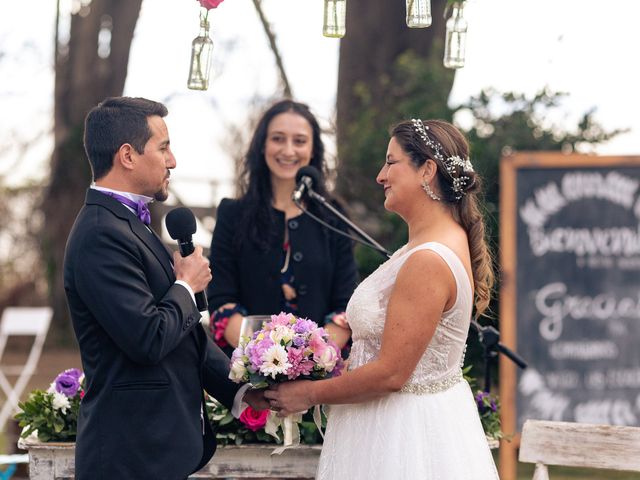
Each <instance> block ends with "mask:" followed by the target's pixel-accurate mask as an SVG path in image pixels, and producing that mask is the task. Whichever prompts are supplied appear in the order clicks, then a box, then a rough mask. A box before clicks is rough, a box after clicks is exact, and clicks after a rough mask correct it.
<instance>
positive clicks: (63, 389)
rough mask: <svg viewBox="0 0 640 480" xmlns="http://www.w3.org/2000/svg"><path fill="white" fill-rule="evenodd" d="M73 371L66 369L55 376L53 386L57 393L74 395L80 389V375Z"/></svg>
mask: <svg viewBox="0 0 640 480" xmlns="http://www.w3.org/2000/svg"><path fill="white" fill-rule="evenodd" d="M71 370H75V371H71V372H70V371H69V370H66V371H64V372H62V373H61V374H60V375H58V376H57V377H56V380H55V386H56V391H57V392H58V393H62V394H64V395H66V396H67V397H69V398H72V397H75V396H76V394H77V393H78V390H79V389H80V376H81V375H82V374H80V375H76V371H77V369H75V368H74V369H71Z"/></svg>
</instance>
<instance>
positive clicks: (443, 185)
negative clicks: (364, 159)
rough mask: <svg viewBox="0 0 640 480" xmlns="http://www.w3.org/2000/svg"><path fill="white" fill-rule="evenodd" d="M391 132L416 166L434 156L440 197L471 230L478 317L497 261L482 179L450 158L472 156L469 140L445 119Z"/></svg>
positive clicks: (488, 295)
mask: <svg viewBox="0 0 640 480" xmlns="http://www.w3.org/2000/svg"><path fill="white" fill-rule="evenodd" d="M416 122H420V124H421V125H423V126H424V128H425V130H426V132H427V139H428V140H429V141H428V142H426V141H425V140H424V138H423V137H424V135H423V134H424V131H423V132H420V129H417V128H416ZM391 136H392V137H395V139H396V140H397V141H398V143H399V144H400V145H401V147H402V149H403V150H404V151H405V152H407V153H408V154H409V157H410V158H411V161H412V162H413V164H414V165H415V166H416V167H420V166H422V165H423V164H424V163H425V162H426V161H427V160H428V159H432V160H433V161H434V162H435V163H436V165H437V167H438V172H437V175H436V185H437V189H438V192H439V194H440V195H439V196H440V200H441V201H442V202H443V203H444V204H446V205H448V206H449V208H450V209H451V211H452V213H453V218H454V219H455V220H456V221H457V222H458V223H459V224H460V225H461V226H462V228H464V230H465V231H466V232H467V238H468V240H469V253H470V256H471V270H472V273H473V281H474V284H475V292H474V295H475V299H474V306H475V317H476V318H478V317H479V316H481V315H482V314H483V313H484V312H485V311H486V310H487V308H488V307H489V302H490V300H491V292H492V289H493V283H494V273H493V263H492V259H491V255H490V254H489V247H488V245H487V241H486V238H485V227H484V220H483V217H482V212H481V211H480V206H479V199H478V194H479V192H480V191H481V179H480V177H479V176H478V174H477V173H476V172H475V171H473V169H472V168H469V167H467V168H465V167H464V165H462V164H460V165H458V164H456V170H455V171H452V169H451V162H448V161H447V160H449V159H451V158H459V159H468V158H469V144H468V142H467V140H466V138H465V137H464V135H462V133H461V132H460V131H459V130H458V129H457V128H456V127H455V126H453V125H451V124H450V123H448V122H445V121H443V120H422V121H416V120H413V121H412V120H408V121H404V122H400V123H398V124H397V125H395V126H394V127H393V128H392V129H391ZM467 161H468V160H467ZM469 166H470V164H469ZM462 176H464V178H465V182H464V184H463V185H462V186H460V182H456V178H460V177H462Z"/></svg>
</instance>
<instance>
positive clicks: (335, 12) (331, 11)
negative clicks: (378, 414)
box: [322, 0, 347, 38]
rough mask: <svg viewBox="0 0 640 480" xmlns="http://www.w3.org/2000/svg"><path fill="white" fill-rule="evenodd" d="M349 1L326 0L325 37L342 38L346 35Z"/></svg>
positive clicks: (323, 28)
mask: <svg viewBox="0 0 640 480" xmlns="http://www.w3.org/2000/svg"><path fill="white" fill-rule="evenodd" d="M346 16H347V0H324V25H323V27H322V34H323V35H324V36H325V37H332V38H342V37H344V34H345V33H346Z"/></svg>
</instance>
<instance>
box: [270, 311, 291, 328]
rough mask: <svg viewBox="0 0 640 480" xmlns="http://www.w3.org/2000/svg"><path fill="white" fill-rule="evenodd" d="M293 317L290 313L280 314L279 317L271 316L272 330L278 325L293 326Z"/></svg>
mask: <svg viewBox="0 0 640 480" xmlns="http://www.w3.org/2000/svg"><path fill="white" fill-rule="evenodd" d="M291 317H292V315H291V314H290V313H285V312H280V313H279V314H278V315H271V328H272V329H273V328H275V327H277V326H278V325H282V326H285V327H288V326H289V325H291Z"/></svg>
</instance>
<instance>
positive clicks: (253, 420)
mask: <svg viewBox="0 0 640 480" xmlns="http://www.w3.org/2000/svg"><path fill="white" fill-rule="evenodd" d="M268 416H269V410H262V411H260V412H259V411H258V410H254V409H253V408H251V407H247V408H245V409H244V410H243V412H242V413H241V414H240V418H239V420H240V421H241V422H242V423H244V424H245V425H246V426H247V428H248V429H249V430H253V431H254V432H255V431H257V430H260V429H261V428H263V427H264V426H265V425H266V423H267V417H268Z"/></svg>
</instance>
